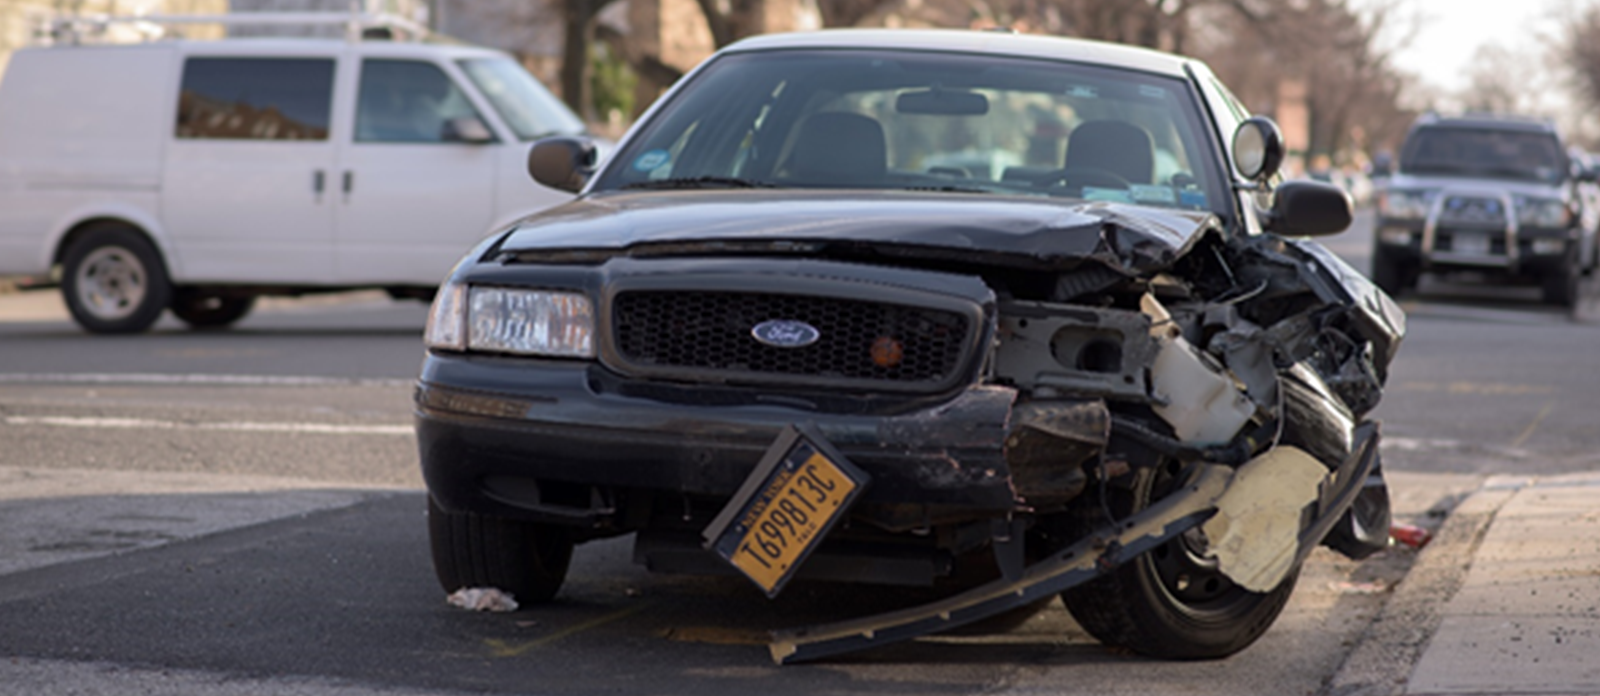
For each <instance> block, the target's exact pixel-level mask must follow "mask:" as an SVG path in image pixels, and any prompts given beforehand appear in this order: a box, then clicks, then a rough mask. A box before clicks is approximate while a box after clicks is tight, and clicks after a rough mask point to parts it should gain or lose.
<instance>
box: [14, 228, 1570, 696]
mask: <svg viewBox="0 0 1600 696" xmlns="http://www.w3.org/2000/svg"><path fill="white" fill-rule="evenodd" d="M1362 233H1363V231H1362V230H1356V231H1353V232H1352V233H1350V234H1348V235H1346V236H1344V237H1339V238H1334V239H1332V240H1329V244H1330V246H1332V247H1333V248H1334V249H1335V250H1336V251H1339V252H1340V253H1342V254H1345V255H1346V256H1347V257H1349V258H1351V259H1353V260H1354V261H1355V262H1356V263H1357V264H1358V267H1360V264H1362V263H1363V262H1364V258H1363V255H1364V251H1365V237H1363V236H1361V235H1362ZM335 300H336V301H331V302H330V301H323V300H316V301H309V302H279V303H271V304H269V305H268V306H266V307H263V309H262V310H261V311H260V312H259V313H257V314H256V315H253V316H252V317H250V318H248V319H247V320H246V321H245V322H243V323H242V324H241V325H240V326H238V327H237V328H235V329H234V330H232V331H227V332H220V333H213V334H196V333H190V332H187V331H184V330H183V329H181V328H180V327H179V326H178V325H177V324H176V323H167V322H171V321H172V320H170V319H167V320H164V322H163V323H162V324H160V325H158V327H157V330H156V331H154V332H152V333H151V334H149V335H143V336H133V337H120V338H106V337H91V336H86V335H84V334H82V333H79V332H78V331H77V330H76V329H75V328H73V327H72V326H71V325H70V324H69V323H67V322H66V321H65V320H64V319H63V318H62V316H61V315H60V314H59V308H52V307H51V302H50V301H49V298H44V297H38V296H33V297H28V298H24V299H21V300H19V298H16V297H11V298H4V297H0V693H19V694H21V693H30V694H31V693H56V692H76V693H90V694H99V693H104V694H120V693H144V692H151V693H171V694H205V695H207V696H214V695H218V694H233V693H262V692H270V693H305V694H340V695H348V696H356V695H364V694H369V693H413V692H415V693H441V694H446V693H449V694H453V693H537V694H611V693H629V694H632V693H652V694H677V693H684V694H688V693H694V694H713V695H720V694H729V695H732V694H740V695H743V694H749V693H751V692H752V691H761V692H768V693H773V694H785V693H807V694H810V693H873V694H897V693H916V694H928V693H934V694H957V693H959V694H972V693H985V694H988V693H1006V694H1032V693H1112V694H1115V693H1128V694H1134V693H1137V694H1150V693H1197V694H1213V693H1214V694H1238V693H1268V692H1270V693H1278V694H1316V693H1320V692H1321V690H1322V689H1323V688H1324V684H1325V683H1326V681H1327V680H1328V679H1329V677H1330V676H1331V675H1333V674H1334V673H1335V672H1336V671H1337V670H1338V668H1339V666H1340V664H1341V662H1342V661H1343V659H1344V656H1345V654H1346V652H1347V651H1348V650H1349V647H1350V646H1351V645H1352V644H1354V643H1356V642H1358V641H1359V640H1360V639H1361V637H1362V635H1364V633H1365V632H1367V631H1368V630H1370V623H1371V621H1372V619H1373V617H1374V616H1375V615H1377V613H1378V611H1379V610H1380V609H1381V608H1382V607H1383V604H1384V601H1385V598H1386V594H1385V593H1384V590H1385V589H1386V588H1388V587H1392V585H1393V584H1394V583H1395V582H1397V581H1398V580H1399V579H1400V578H1401V577H1403V574H1404V572H1405V571H1406V569H1407V567H1408V565H1409V562H1410V555H1409V554H1408V553H1407V552H1406V551H1404V550H1396V551H1392V552H1389V553H1386V554H1382V555H1380V556H1379V557H1377V558H1375V559H1373V560H1369V561H1367V562H1364V563H1354V562H1351V561H1347V560H1344V559H1341V558H1339V557H1337V556H1335V555H1333V554H1331V553H1325V552H1318V553H1317V554H1315V555H1314V556H1313V557H1312V559H1311V561H1310V562H1309V563H1308V565H1307V567H1306V569H1305V571H1304V574H1303V576H1302V578H1301V582H1300V586H1299V589H1298V591H1297V592H1296V595H1295V598H1294V600H1293V601H1292V602H1291V603H1290V605H1289V608H1288V610H1287V611H1286V612H1285V615H1284V616H1283V618H1281V619H1280V620H1279V622H1278V623H1277V624H1276V625H1275V626H1274V628H1273V629H1272V630H1271V632H1269V633H1268V634H1267V636H1266V638H1265V639H1263V641H1262V642H1261V643H1259V644H1258V645H1257V646H1255V647H1254V648H1252V649H1250V650H1247V651H1245V652H1244V653H1242V654H1240V655H1237V656H1235V657H1234V658H1231V659H1229V660H1226V661H1222V662H1212V663H1164V662H1155V661H1150V660H1145V659H1142V658H1138V657H1136V656H1132V655H1128V654H1124V653H1119V652H1115V651H1108V650H1106V649H1104V648H1102V647H1100V646H1099V645H1098V644H1096V643H1095V642H1093V641H1092V640H1090V639H1089V638H1088V637H1087V636H1086V635H1084V634H1083V633H1082V632H1081V631H1080V630H1079V629H1078V628H1077V627H1076V626H1075V625H1074V624H1073V623H1072V621H1071V619H1070V618H1069V617H1068V616H1067V615H1066V613H1065V611H1064V610H1062V609H1061V608H1060V606H1059V604H1056V605H1054V606H1051V607H1049V608H1047V609H1046V610H1044V611H1043V612H1042V613H1040V614H1038V615H1037V616H1034V617H1031V618H1026V619H1020V620H1019V621H1020V625H1018V626H1015V627H1011V628H1010V629H1009V630H1000V631H997V632H994V633H990V634H975V635H964V636H946V637H939V638H935V639H929V640H924V641H919V642H916V643H913V644H908V645H902V646H896V647H892V648H888V649H884V650H879V651H874V652H871V653H867V654H861V655H856V656H851V657H848V658H844V659H840V660H836V661H831V662H827V663H824V664H819V665H806V666H799V667H785V668H778V667H774V666H772V665H771V664H770V662H769V661H768V659H767V657H766V651H765V649H764V647H762V645H761V642H762V638H763V636H764V632H765V631H766V630H768V629H771V628H780V627H791V626H796V625H805V624H808V623H812V622H816V621H820V620H827V619H832V618H843V617H849V616H856V615H859V614H862V613H867V612H871V611H880V610H883V609H886V608H891V607H893V606H900V605H904V604H907V603H911V602H915V601H919V600H921V599H925V598H926V597H925V595H921V594H918V593H915V592H906V591H903V590H898V589H871V588H867V589H862V588H851V589H850V590H849V591H847V592H841V591H840V590H839V588H838V587H832V586H827V585H800V586H796V587H794V588H791V590H790V591H788V592H786V593H785V595H784V596H783V597H782V598H780V599H779V600H778V601H776V602H769V601H768V600H766V599H765V598H764V597H763V596H762V595H761V594H760V593H759V592H757V591H756V590H754V589H753V588H752V587H749V586H747V584H745V583H743V582H742V581H735V580H729V579H699V578H676V577H666V576H653V575H649V574H647V573H645V572H644V571H643V570H642V569H640V568H639V567H637V566H635V565H633V564H632V563H630V562H629V555H630V551H631V550H630V547H629V544H628V542H627V540H625V539H624V540H614V541H608V542H602V543H597V544H590V545H587V546H584V547H582V548H581V549H580V551H579V553H578V554H577V556H576V558H575V561H574V568H573V571H572V573H571V576H570V579H569V582H568V584H567V586H566V588H565V589H564V590H563V593H562V595H561V596H560V598H559V599H558V601H557V602H556V603H554V604H552V605H549V606H546V607H540V608H537V609H534V610H530V611H523V612H517V613H513V614H486V613H485V614H480V613H469V612H465V611H462V610H458V609H454V608H451V607H449V606H447V605H446V604H445V603H444V595H443V592H442V591H441V589H440V588H439V587H438V585H437V583H436V582H435V581H434V579H433V578H432V576H431V570H430V567H429V562H428V557H427V542H426V530H425V526H424V518H423V512H422V510H423V497H422V493H421V492H420V486H421V483H420V479H419V477H418V475H417V472H416V461H415V453H414V450H413V448H414V444H413V442H412V440H411V438H410V436H409V431H408V429H409V424H410V423H409V414H410V403H409V399H410V381H411V379H412V378H413V377H414V374H415V371H416V368H417V365H418V363H419V360H420V357H421V350H420V347H419V345H418V343H419V337H420V331H421V325H422V321H423V315H424V310H425V308H423V307H422V306H421V305H417V304H408V303H392V302H389V301H387V300H384V299H381V298H377V297H374V296H347V297H342V298H335ZM1406 307H1407V309H1408V311H1409V312H1410V314H1411V333H1410V336H1409V338H1408V339H1407V342H1406V344H1405V346H1404V347H1403V349H1402V351H1401V354H1400V358H1399V361H1398V362H1397V363H1396V365H1395V366H1394V368H1393V370H1392V375H1393V377H1392V379H1391V384H1390V389H1389V392H1388V394H1387V396H1386V400H1385V402H1384V405H1383V406H1382V407H1381V408H1380V411H1379V415H1380V416H1381V417H1382V418H1383V419H1384V420H1385V431H1386V434H1387V435H1388V441H1387V445H1386V449H1385V461H1386V467H1387V468H1388V469H1389V470H1390V471H1391V472H1393V473H1394V481H1393V486H1394V489H1395V494H1396V496H1397V500H1398V504H1399V508H1400V512H1401V514H1402V516H1403V517H1404V518H1405V519H1407V520H1409V521H1416V522H1419V523H1423V524H1429V525H1436V524H1437V523H1438V517H1437V515H1434V516H1430V515H1429V511H1430V510H1435V511H1437V510H1442V509H1447V508H1448V506H1449V504H1450V503H1451V502H1452V501H1453V500H1454V499H1455V498H1456V497H1457V496H1459V495H1460V494H1461V493H1462V492H1464V491H1466V490H1469V489H1471V488H1472V487H1474V486H1476V485H1477V484H1478V482H1479V481H1480V480H1481V479H1482V478H1483V477H1484V476H1486V475H1489V474H1493V473H1516V474H1523V473H1554V472H1565V471H1578V470H1589V469H1592V468H1594V466H1595V463H1596V458H1597V456H1600V455H1594V454H1591V453H1590V452H1589V450H1590V449H1592V443H1593V442H1594V441H1595V436H1594V435H1592V434H1591V430H1592V426H1590V424H1589V422H1588V421H1589V418H1588V411H1587V406H1588V405H1591V404H1592V403H1593V399H1592V398H1591V397H1589V396H1588V395H1589V394H1591V393H1593V390H1594V388H1595V386H1596V384H1595V382H1596V381H1597V380H1600V376H1597V375H1600V371H1596V370H1594V369H1593V366H1594V363H1595V358H1594V357H1593V356H1594V355H1595V351H1594V350H1593V348H1592V344H1593V342H1594V341H1596V340H1597V339H1600V327H1597V325H1596V324H1594V323H1590V322H1589V321H1588V320H1587V318H1586V315H1585V314H1584V313H1582V312H1580V313H1579V316H1578V317H1577V318H1576V320H1575V319H1574V318H1573V317H1572V316H1569V315H1568V314H1567V313H1564V312H1560V311H1555V310H1552V309H1548V308H1544V307H1541V306H1539V305H1537V304H1536V303H1535V302H1533V301H1532V300H1531V299H1530V297H1528V296H1524V295H1521V294H1519V293H1517V292H1508V291H1494V292H1479V291H1475V290H1472V289H1471V288H1466V287H1447V286H1428V287H1425V288H1424V293H1423V294H1422V295H1420V296H1419V297H1416V298H1411V299H1408V300H1407V301H1406ZM999 628H1005V627H999Z"/></svg>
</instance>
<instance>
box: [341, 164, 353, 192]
mask: <svg viewBox="0 0 1600 696" xmlns="http://www.w3.org/2000/svg"><path fill="white" fill-rule="evenodd" d="M342 186H343V189H344V195H346V196H348V195H350V191H351V189H354V188H355V187H356V173H355V172H353V171H350V170H348V169H346V170H345V172H344V183H343V184H342Z"/></svg>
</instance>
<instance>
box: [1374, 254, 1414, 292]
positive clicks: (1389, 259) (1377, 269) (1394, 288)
mask: <svg viewBox="0 0 1600 696" xmlns="http://www.w3.org/2000/svg"><path fill="white" fill-rule="evenodd" d="M1372 283H1373V284H1374V285H1376V286H1378V288H1379V289H1380V290H1383V291H1384V292H1386V293H1388V294H1389V296H1390V297H1399V296H1400V293H1403V292H1405V291H1407V290H1410V289H1412V288H1415V287H1416V285H1417V271H1416V269H1415V268H1413V267H1412V265H1411V264H1408V263H1406V262H1404V261H1401V260H1400V259H1398V258H1395V253H1394V252H1392V251H1389V250H1387V249H1385V248H1384V247H1383V245H1381V244H1379V245H1375V246H1373V248H1372Z"/></svg>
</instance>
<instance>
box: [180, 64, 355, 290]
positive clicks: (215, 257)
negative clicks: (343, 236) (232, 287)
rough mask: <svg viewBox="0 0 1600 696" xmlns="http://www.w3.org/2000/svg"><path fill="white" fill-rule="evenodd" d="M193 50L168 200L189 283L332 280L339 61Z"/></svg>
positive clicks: (183, 91) (315, 282)
mask: <svg viewBox="0 0 1600 696" xmlns="http://www.w3.org/2000/svg"><path fill="white" fill-rule="evenodd" d="M211 50H216V51H219V52H218V53H206V54H191V55H189V56H188V57H187V58H186V59H185V61H184V66H183V72H182V77H181V84H180V86H179V89H178V94H177V95H176V100H177V109H176V112H175V113H176V118H175V124H174V126H173V131H172V132H173V136H172V140H171V141H170V143H169V146H168V148H167V156H166V165H165V172H164V174H163V185H162V204H163V215H162V217H163V218H164V220H165V222H166V226H167V230H168V233H169V235H170V236H171V237H172V239H173V240H174V241H175V242H176V243H175V244H174V246H175V247H176V248H178V249H181V256H182V261H183V264H182V268H183V269H184V276H185V277H183V278H175V279H174V280H176V281H178V282H232V283H248V282H261V283H273V284H285V283H294V284H313V285H318V284H328V283H331V282H332V281H333V279H334V268H333V239H334V224H335V204H336V202H337V189H336V185H335V182H334V180H333V179H334V172H333V167H334V163H335V162H336V160H337V148H336V145H335V143H336V142H337V140H336V139H335V134H334V133H333V132H332V131H333V119H332V113H333V107H334V101H335V94H336V93H337V92H336V91H335V89H334V87H335V78H336V76H337V70H336V68H337V65H338V60H339V56H338V54H337V53H336V52H335V51H336V50H337V49H330V50H329V51H328V52H326V53H321V54H318V53H308V54H295V55H282V54H281V52H280V53H275V54H274V55H272V56H270V57H269V56H263V55H251V54H240V53H237V50H238V49H233V50H234V52H231V53H230V52H223V51H226V50H227V49H221V48H219V49H211Z"/></svg>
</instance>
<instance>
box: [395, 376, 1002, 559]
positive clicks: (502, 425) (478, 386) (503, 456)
mask: <svg viewBox="0 0 1600 696" xmlns="http://www.w3.org/2000/svg"><path fill="white" fill-rule="evenodd" d="M626 391H627V390H625V389H619V388H617V387H616V384H615V378H614V376H611V375H610V374H609V373H607V372H605V371H604V369H603V368H601V367H599V366H596V365H590V364H585V363H574V362H562V361H531V360H513V359H504V358H485V357H467V356H456V355H441V354H435V355H431V356H429V358H428V360H427V362H426V363H425V365H424V368H423V373H422V378H421V380H420V382H419V384H418V387H417V391H416V397H415V400H416V423H417V441H418V447H419V448H420V453H421V459H422V473H423V478H424V479H425V480H426V481H427V484H428V489H429V491H430V493H431V494H432V495H433V496H434V497H435V498H436V499H437V500H438V502H439V503H440V504H441V505H442V506H444V507H445V508H446V509H451V510H471V511H474V512H479V513H486V514H494V515H502V516H511V517H520V518H524V519H532V520H538V521H544V522H551V523H558V524H565V525H569V526H574V527H588V528H593V529H602V528H608V527H610V528H616V527H617V525H618V524H619V520H618V519H617V515H618V514H619V511H618V508H617V506H616V505H615V500H614V498H613V496H614V495H616V494H623V495H626V494H627V493H628V492H630V491H645V492H652V491H653V492H673V493H682V494H687V495H701V496H712V497H719V498H725V497H727V496H730V495H732V493H733V492H734V491H735V490H737V489H738V487H739V485H740V483H742V482H743V481H744V479H745V478H746V476H748V474H749V472H750V470H751V469H752V468H753V467H754V466H755V464H756V463H757V462H758V461H759V460H760V459H761V455H762V453H763V452H764V451H765V450H766V449H767V447H768V446H769V445H771V443H772V441H773V440H774V439H775V438H776V437H777V436H778V433H779V432H780V431H781V430H782V429H783V428H784V426H786V425H789V424H792V423H796V422H810V423H813V424H815V426H816V427H817V429H818V430H819V431H820V432H821V433H822V435H823V436H824V437H825V438H827V440H828V441H829V442H830V443H831V444H833V445H834V446H835V447H836V448H838V449H839V450H840V451H841V452H842V453H843V454H844V455H845V456H846V457H848V458H850V460H851V461H852V462H854V463H855V464H856V465H857V466H859V467H860V468H862V469H863V470H865V471H866V472H867V473H868V474H870V475H871V476H872V485H871V487H870V488H869V489H868V491H867V492H866V494H865V495H864V496H863V498H862V499H861V501H860V502H859V503H858V507H859V506H860V505H861V504H866V505H868V506H871V505H874V504H884V505H889V506H902V507H904V506H920V507H917V509H916V510H910V509H906V510H901V511H899V512H897V513H896V514H900V515H902V516H904V517H906V519H904V520H902V521H903V522H904V525H905V526H906V527H910V526H920V525H922V524H926V523H927V522H928V516H929V515H931V514H934V512H933V511H943V512H945V513H949V512H953V511H965V512H966V513H967V514H970V515H977V516H982V515H984V514H1003V513H1004V512H1006V511H1009V510H1012V509H1015V508H1016V507H1017V505H1018V500H1017V494H1016V492H1015V491H1014V490H1013V487H1012V480H1011V471H1010V468H1009V467H1008V466H1007V463H1006V459H1005V441H1006V437H1007V422H1008V419H1009V417H1010V415H1011V408H1012V404H1013V401H1014V400H1015V398H1016V393H1015V391H1014V390H1011V389H1006V388H1001V387H992V386H976V387H972V388H969V389H967V390H965V391H961V392H959V393H957V394H955V395H953V396H949V397H947V398H944V399H942V400H937V401H930V400H924V401H912V402H906V401H902V402H900V403H899V404H898V406H897V407H894V408H890V407H888V406H884V405H881V404H880V405H877V406H876V407H875V408H874V409H873V410H871V411H870V412H860V413H837V412H834V413H824V412H819V411H816V410H809V409H802V408H796V407H794V406H790V405H784V403H785V402H784V401H775V402H774V403H763V402H762V400H761V396H762V395H759V394H751V393H748V392H743V393H740V394H741V398H740V399H730V398H729V396H730V394H733V393H734V392H733V391H732V390H725V389H706V390H704V391H703V393H702V392H700V391H698V390H691V389H687V388H684V389H679V390H678V391H677V392H675V394H674V400H672V401H667V400H661V399H657V398H644V397H642V396H633V395H629V394H627V393H625V392H626ZM697 396H698V397H700V398H699V399H698V400H699V403H695V401H696V397H697ZM774 399H776V397H774ZM783 399H785V400H787V401H788V402H789V403H793V402H794V401H796V400H797V399H795V398H794V397H792V396H784V397H783ZM741 400H742V401H743V403H729V402H730V401H741ZM889 521H890V522H893V520H889ZM882 522H883V521H882V520H880V523H882ZM623 526H626V525H625V523H624V524H623ZM887 526H891V527H892V526H895V525H893V524H890V525H887Z"/></svg>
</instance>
